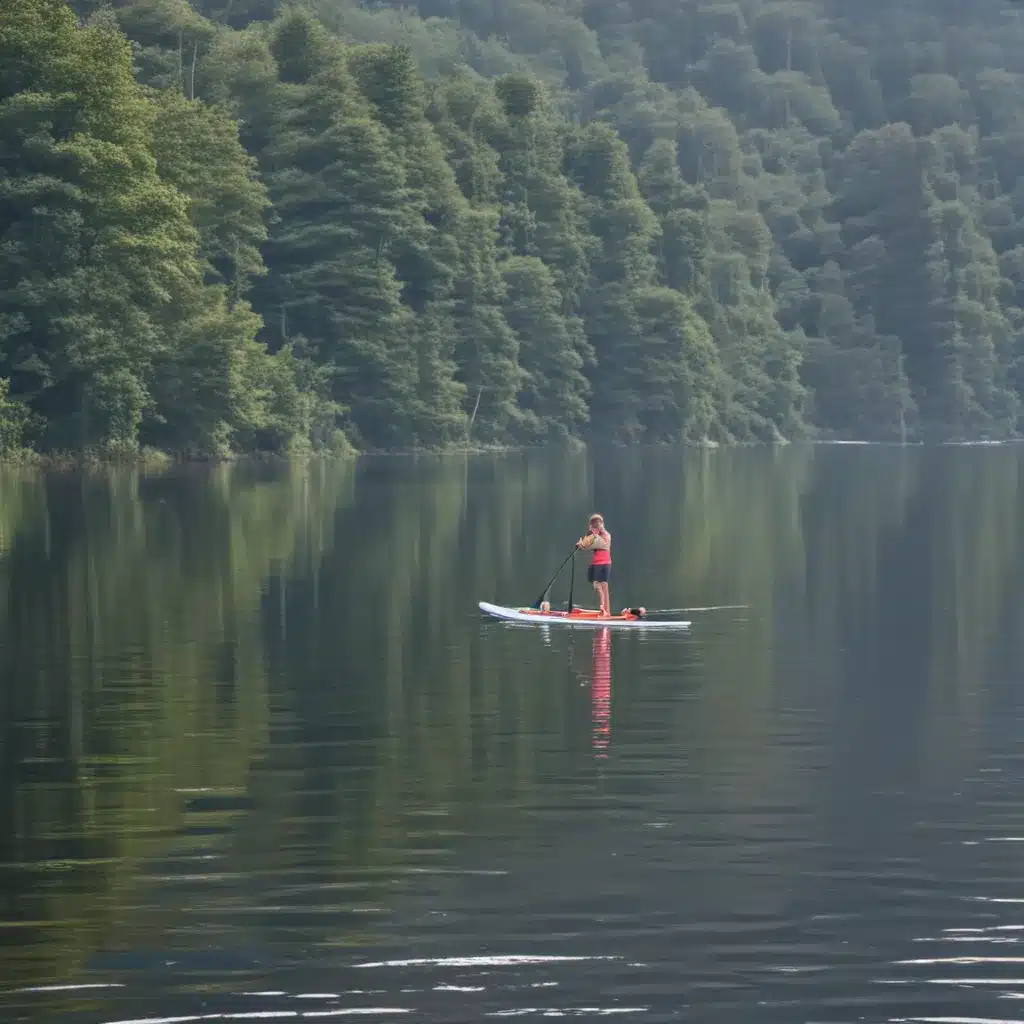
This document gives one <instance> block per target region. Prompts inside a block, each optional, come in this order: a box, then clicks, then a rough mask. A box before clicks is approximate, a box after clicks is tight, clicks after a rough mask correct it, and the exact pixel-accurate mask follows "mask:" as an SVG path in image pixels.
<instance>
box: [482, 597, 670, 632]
mask: <svg viewBox="0 0 1024 1024" xmlns="http://www.w3.org/2000/svg"><path fill="white" fill-rule="evenodd" d="M479 604H480V611H482V612H483V613H484V614H485V615H490V616H492V617H493V618H495V619H503V620H504V621H506V622H525V623H529V624H530V625H531V626H584V627H586V628H588V629H687V628H689V626H690V623H689V622H688V621H687V622H684V621H683V620H682V619H633V618H630V619H624V618H620V617H619V616H617V615H613V616H611V617H610V618H607V619H601V618H598V617H597V616H586V615H567V614H566V613H564V612H563V613H561V614H558V613H551V612H541V611H536V610H533V609H528V608H504V607H502V606H501V605H499V604H489V603H488V602H487V601H481V602H479Z"/></svg>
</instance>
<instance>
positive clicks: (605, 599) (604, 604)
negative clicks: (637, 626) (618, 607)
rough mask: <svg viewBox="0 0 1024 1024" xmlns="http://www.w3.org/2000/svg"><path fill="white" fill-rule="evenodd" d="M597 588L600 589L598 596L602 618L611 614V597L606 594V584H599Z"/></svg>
mask: <svg viewBox="0 0 1024 1024" xmlns="http://www.w3.org/2000/svg"><path fill="white" fill-rule="evenodd" d="M598 587H599V588H600V589H599V590H598V594H599V596H600V598H601V614H602V615H604V616H608V615H611V613H612V602H611V596H610V595H609V593H608V584H607V583H599V584H598Z"/></svg>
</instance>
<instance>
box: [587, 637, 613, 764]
mask: <svg viewBox="0 0 1024 1024" xmlns="http://www.w3.org/2000/svg"><path fill="white" fill-rule="evenodd" d="M591 669H592V673H593V675H592V681H591V684H590V701H591V714H592V717H593V738H594V751H595V752H596V754H597V756H598V757H607V756H608V755H607V754H606V753H605V751H606V750H607V748H608V741H609V740H610V739H611V734H612V631H611V630H610V629H608V628H607V627H606V628H605V629H598V630H596V631H595V633H594V654H593V661H592V663H591Z"/></svg>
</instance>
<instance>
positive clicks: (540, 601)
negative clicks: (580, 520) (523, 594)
mask: <svg viewBox="0 0 1024 1024" xmlns="http://www.w3.org/2000/svg"><path fill="white" fill-rule="evenodd" d="M575 554H576V545H575V544H574V545H573V548H572V551H570V552H569V557H568V558H566V560H565V561H564V562H563V563H562V564H561V565H560V566H559V567H558V572H556V573H555V575H554V576H552V577H551V582H550V583H549V584H548V585H547V586H546V587H545V588H544V590H543V592H542V593H541V595H540V597H538V598H537V600H536V601H534V602H533V607H534V608H539V607H540V606H541V605H542V604H543V603H544V602H545V601H546V600H547V599H548V594H549V593H550V591H551V588H552V587H553V586H554V584H555V580H557V579H558V576H559V573H561V571H562V570H563V569H564V568H565V567H566V566H567V565H568V564H569V559H571V558H572V556H573V555H575ZM575 564H576V563H575V562H574V563H573V565H574V566H575Z"/></svg>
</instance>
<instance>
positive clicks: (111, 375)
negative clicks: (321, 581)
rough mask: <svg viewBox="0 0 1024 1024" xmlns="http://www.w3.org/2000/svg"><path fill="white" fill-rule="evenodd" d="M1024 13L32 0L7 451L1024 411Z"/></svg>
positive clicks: (16, 167) (2, 207)
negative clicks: (1023, 181) (1023, 176)
mask: <svg viewBox="0 0 1024 1024" xmlns="http://www.w3.org/2000/svg"><path fill="white" fill-rule="evenodd" d="M1021 44H1024V8H1021V7H1018V6H1015V5H1013V4H1010V3H1002V2H998V0H986V2H985V3H981V4H977V5H954V4H949V3H936V2H934V0H930V2H926V0H907V2H906V3H904V4H901V5H890V4H882V3H879V2H877V0H864V2H862V3H860V4H856V5H850V4H845V5H844V4H839V3H835V2H834V0H742V2H728V0H374V2H372V3H371V2H368V0H367V2H359V0H294V2H289V3H279V2H278V0H231V2H230V3H225V2H224V0H194V2H193V3H191V4H189V3H188V2H186V0H117V2H116V3H114V4H113V6H110V5H108V4H106V3H100V2H98V0H76V2H74V3H71V4H68V3H66V2H64V0H8V2H6V3H5V4H4V5H3V6H2V9H0V140H2V145H0V247H2V253H3V259H2V260H0V453H2V452H9V451H12V450H14V449H17V448H19V447H20V446H22V445H30V446H33V447H35V448H38V449H40V450H48V451H63V450H92V451H100V452H106V453H113V454H116V453H126V452H127V453H130V452H134V451H137V450H139V448H140V447H142V446H145V445H151V446H155V447H158V448H161V449H166V450H169V451H175V452H181V453H193V454H199V455H225V454H230V453H233V452H246V451H256V450H260V451H275V452H296V451H309V450H314V449H333V448H338V447H339V446H344V445H346V444H347V443H352V444H354V445H356V446H357V447H359V448H363V449H400V448H409V447H429V448H444V447H446V446H451V445H460V444H466V443H487V444H524V443H525V444H533V443H543V442H547V441H559V440H564V439H566V438H572V437H579V438H584V439H595V440H601V441H613V442H620V443H670V442H679V441H683V442H705V441H713V442H723V443H728V442H736V441H756V440H761V441H769V440H777V439H780V438H797V437H801V436H808V435H819V436H834V437H848V438H863V439H899V438H907V437H911V438H923V439H978V438H1005V437H1015V436H1019V434H1020V433H1021V432H1022V430H1021V415H1022V401H1021V394H1022V389H1024V362H1022V358H1021V353H1022V352H1024V345H1022V339H1024V192H1022V190H1021V187H1020V185H1019V183H1018V168H1019V167H1020V166H1021V164H1022V163H1024V114H1022V110H1024V106H1022V104H1021V102H1020V98H1021V95H1022V85H1024V57H1022V56H1021V54H1024V46H1022V45H1021Z"/></svg>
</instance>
